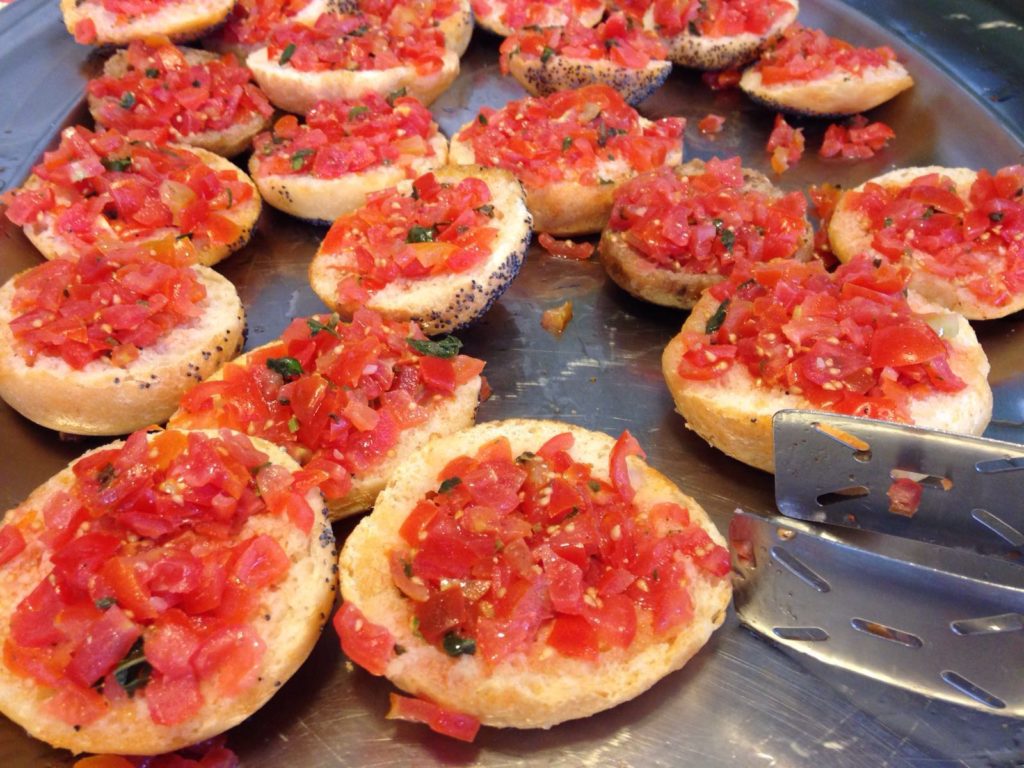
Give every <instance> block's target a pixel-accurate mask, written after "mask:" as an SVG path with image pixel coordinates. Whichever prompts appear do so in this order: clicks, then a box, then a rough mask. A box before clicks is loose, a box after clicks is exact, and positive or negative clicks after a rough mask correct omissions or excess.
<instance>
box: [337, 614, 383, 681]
mask: <svg viewBox="0 0 1024 768" xmlns="http://www.w3.org/2000/svg"><path fill="white" fill-rule="evenodd" d="M332 623H333V624H334V630H335V631H336V632H337V633H338V637H339V638H340V639H341V650H342V651H344V652H345V655H346V656H348V657H349V658H350V659H351V660H352V661H354V662H355V663H356V664H358V665H359V666H361V667H362V668H363V669H365V670H366V671H367V672H369V673H370V674H371V675H383V674H384V672H385V671H386V670H387V667H388V662H389V661H390V660H391V659H392V657H393V656H394V653H395V639H394V637H392V636H391V633H390V632H388V630H387V629H386V628H384V627H382V626H380V625H379V624H372V623H370V622H369V621H367V620H366V617H365V616H363V613H362V611H360V610H359V609H358V608H356V606H354V605H353V604H352V603H348V602H346V603H343V604H342V606H341V608H339V609H338V612H337V613H335V614H334V619H333V620H332Z"/></svg>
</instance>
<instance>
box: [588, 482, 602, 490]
mask: <svg viewBox="0 0 1024 768" xmlns="http://www.w3.org/2000/svg"><path fill="white" fill-rule="evenodd" d="M587 487H589V488H590V490H592V491H593V492H594V493H597V492H599V491H600V490H601V484H600V483H599V482H597V480H588V481H587Z"/></svg>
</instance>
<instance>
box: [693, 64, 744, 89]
mask: <svg viewBox="0 0 1024 768" xmlns="http://www.w3.org/2000/svg"><path fill="white" fill-rule="evenodd" d="M742 76H743V73H742V72H741V71H740V70H738V69H722V70H718V71H717V72H705V73H703V74H702V75H701V76H700V79H701V81H702V82H703V83H704V85H706V86H707V87H708V88H710V89H711V90H712V91H725V90H728V89H729V88H736V87H737V86H738V85H739V84H740V77H742Z"/></svg>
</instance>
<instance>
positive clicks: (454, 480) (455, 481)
mask: <svg viewBox="0 0 1024 768" xmlns="http://www.w3.org/2000/svg"><path fill="white" fill-rule="evenodd" d="M458 485H462V478H461V477H449V478H448V479H447V480H445V481H443V482H442V483H441V486H440V487H439V488H438V489H437V492H438V493H448V491H450V490H451V489H452V488H455V487H456V486H458Z"/></svg>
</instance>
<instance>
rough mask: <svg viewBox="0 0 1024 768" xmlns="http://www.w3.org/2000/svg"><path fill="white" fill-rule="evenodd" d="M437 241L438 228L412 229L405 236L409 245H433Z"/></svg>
mask: <svg viewBox="0 0 1024 768" xmlns="http://www.w3.org/2000/svg"><path fill="white" fill-rule="evenodd" d="M436 239H437V227H433V226H431V227H418V226H417V227H412V228H410V229H409V234H408V235H406V236H405V242H407V243H432V242H434V241H435V240H436Z"/></svg>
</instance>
